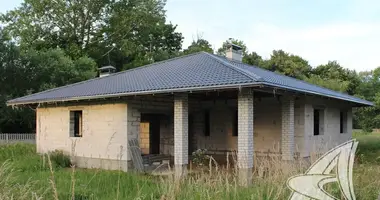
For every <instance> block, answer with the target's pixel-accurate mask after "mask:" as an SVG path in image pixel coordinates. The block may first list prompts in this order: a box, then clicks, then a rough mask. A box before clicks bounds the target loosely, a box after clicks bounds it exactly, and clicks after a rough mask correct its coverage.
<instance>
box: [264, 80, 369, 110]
mask: <svg viewBox="0 0 380 200" xmlns="http://www.w3.org/2000/svg"><path fill="white" fill-rule="evenodd" d="M263 85H266V86H270V87H278V88H282V89H288V90H293V91H297V92H304V93H308V94H314V95H318V96H325V97H330V98H334V99H339V100H343V101H348V102H352V103H356V104H359V105H361V106H374V104H373V103H372V102H370V101H366V100H363V101H362V102H361V101H355V100H350V99H345V98H342V97H337V96H334V95H328V94H322V93H319V92H314V91H309V90H303V89H299V88H292V87H288V86H284V85H280V84H273V83H268V82H265V83H263Z"/></svg>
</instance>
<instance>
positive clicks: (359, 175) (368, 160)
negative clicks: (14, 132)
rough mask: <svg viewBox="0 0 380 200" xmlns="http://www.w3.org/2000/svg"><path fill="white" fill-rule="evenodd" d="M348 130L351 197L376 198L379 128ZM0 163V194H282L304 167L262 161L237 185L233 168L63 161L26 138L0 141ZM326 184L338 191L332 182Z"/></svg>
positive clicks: (47, 196) (80, 197) (205, 196)
mask: <svg viewBox="0 0 380 200" xmlns="http://www.w3.org/2000/svg"><path fill="white" fill-rule="evenodd" d="M354 136H355V137H356V138H357V139H358V140H359V147H358V150H357V156H356V158H357V159H356V161H355V166H354V188H355V193H356V196H357V199H371V200H372V199H377V197H378V195H379V193H380V179H379V178H378V177H379V176H380V134H364V133H361V132H355V134H354ZM49 161H50V162H49ZM0 164H1V166H0V199H55V200H57V199H65V200H66V199H76V200H84V199H123V200H124V199H202V200H203V199H260V200H261V199H263V200H264V199H287V198H288V196H289V194H290V191H289V189H287V187H286V180H287V179H288V178H289V177H290V176H291V175H293V174H298V173H301V172H302V171H303V170H304V169H303V168H300V167H299V165H297V164H295V165H293V166H287V169H286V170H284V166H282V164H280V163H279V162H276V161H270V162H267V163H264V164H262V165H266V166H270V170H269V171H266V173H265V175H263V174H262V173H260V172H259V171H260V170H257V174H255V176H254V180H253V182H254V183H253V185H252V186H250V187H239V185H238V182H237V179H236V178H235V175H234V172H233V171H232V172H231V171H229V172H227V171H226V170H224V169H221V168H220V167H219V168H218V169H216V168H214V167H213V168H212V170H211V171H210V169H207V168H206V169H205V171H204V172H202V173H191V174H190V175H189V176H188V177H187V178H186V179H184V180H182V181H180V182H177V181H175V180H174V179H173V177H157V176H152V175H147V174H134V173H124V172H120V171H105V170H94V169H92V170H89V169H87V170H85V169H76V168H70V167H64V166H67V165H68V163H67V159H66V157H64V156H62V155H60V154H52V155H51V156H50V159H48V158H47V157H46V156H41V155H38V154H37V153H36V152H35V146H34V145H27V144H13V145H2V146H0ZM256 167H257V168H262V167H265V166H256ZM327 189H328V190H329V191H331V192H333V193H334V195H339V190H338V189H337V187H336V185H335V186H334V185H332V186H329V187H328V188H327Z"/></svg>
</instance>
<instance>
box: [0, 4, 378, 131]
mask: <svg viewBox="0 0 380 200" xmlns="http://www.w3.org/2000/svg"><path fill="white" fill-rule="evenodd" d="M165 4H166V0H44V1H40V0H24V2H23V3H22V4H21V5H20V6H18V7H17V8H15V9H13V10H10V11H8V12H6V13H1V14H0V24H1V25H0V63H1V65H0V86H1V87H0V132H33V131H35V125H34V124H35V122H34V120H35V113H34V112H33V109H32V108H29V107H22V108H10V107H7V106H6V104H5V102H6V101H7V100H9V99H12V98H16V97H20V96H23V95H27V94H31V93H35V92H40V91H43V90H46V89H49V88H54V87H59V86H63V85H66V84H70V83H75V82H78V81H83V80H87V79H90V78H94V77H96V76H97V68H98V67H101V66H105V65H112V66H114V67H116V69H117V71H123V70H127V69H131V68H135V67H139V66H142V65H146V64H149V63H153V62H157V61H161V60H165V59H169V58H173V57H177V56H181V55H186V54H191V53H195V52H199V51H205V52H209V53H215V54H218V55H224V54H225V51H226V48H227V43H228V41H229V40H226V41H225V42H224V43H223V44H221V47H220V48H219V49H218V50H216V51H214V49H213V48H212V45H211V44H210V43H209V42H208V41H207V40H205V39H203V38H201V37H198V39H196V40H194V41H193V42H192V43H191V44H190V46H188V47H187V48H182V42H183V37H182V34H181V33H180V32H178V31H176V28H177V26H176V25H173V24H171V23H169V22H167V19H166V14H165V9H164V7H165ZM231 41H232V42H233V43H234V44H237V45H239V46H241V47H242V48H243V62H244V63H247V64H250V65H255V66H259V67H262V68H265V69H267V70H270V71H274V72H277V73H282V74H285V75H287V76H291V77H294V78H298V79H301V80H304V81H307V82H310V83H313V84H317V85H320V86H323V87H327V88H330V89H332V90H336V91H340V92H345V93H348V94H351V95H356V96H359V97H361V98H365V99H367V100H370V101H373V102H374V103H375V105H376V106H374V107H366V108H358V109H356V110H355V113H354V126H355V128H363V129H366V130H371V129H372V128H378V127H380V112H379V110H380V81H379V80H380V79H379V78H380V77H379V76H380V68H376V69H375V70H373V71H367V72H360V73H358V72H356V71H353V70H349V69H346V68H344V67H343V66H341V65H340V64H339V63H338V62H337V61H330V62H328V63H326V64H322V65H319V66H311V65H310V64H309V62H308V61H307V60H305V59H303V58H302V57H300V56H298V55H294V54H291V53H288V52H285V51H283V50H274V51H273V52H272V54H271V56H270V58H269V59H263V58H262V57H261V56H260V55H259V54H257V53H256V52H249V50H248V48H247V46H246V45H245V43H244V42H243V41H241V40H238V39H232V40H231Z"/></svg>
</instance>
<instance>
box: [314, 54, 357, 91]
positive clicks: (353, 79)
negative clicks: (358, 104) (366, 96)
mask: <svg viewBox="0 0 380 200" xmlns="http://www.w3.org/2000/svg"><path fill="white" fill-rule="evenodd" d="M312 74H314V75H315V76H318V77H319V78H320V79H321V80H322V81H328V80H336V81H337V82H338V83H340V84H339V85H337V86H332V87H339V89H338V91H342V92H346V93H348V94H351V95H353V94H355V91H356V89H357V87H358V86H359V83H360V78H359V76H358V75H357V73H356V72H355V71H352V70H349V69H345V68H343V67H342V66H341V65H340V64H339V63H338V62H337V61H329V62H328V63H327V64H325V65H319V66H317V67H316V68H314V69H313V70H312Z"/></svg>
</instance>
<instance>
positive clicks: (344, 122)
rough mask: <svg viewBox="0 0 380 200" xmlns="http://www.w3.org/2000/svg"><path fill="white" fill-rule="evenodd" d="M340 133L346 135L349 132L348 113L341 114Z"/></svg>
mask: <svg viewBox="0 0 380 200" xmlns="http://www.w3.org/2000/svg"><path fill="white" fill-rule="evenodd" d="M339 125H340V128H339V129H340V131H339V132H340V133H346V132H347V113H346V112H342V111H341V112H340V123H339Z"/></svg>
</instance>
